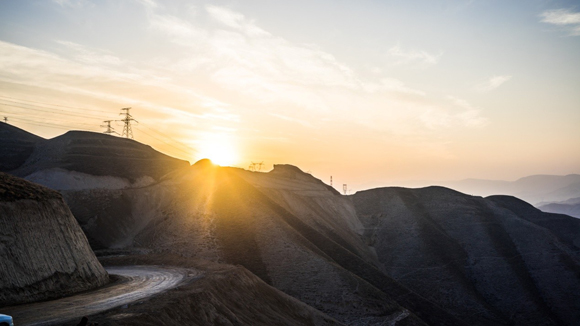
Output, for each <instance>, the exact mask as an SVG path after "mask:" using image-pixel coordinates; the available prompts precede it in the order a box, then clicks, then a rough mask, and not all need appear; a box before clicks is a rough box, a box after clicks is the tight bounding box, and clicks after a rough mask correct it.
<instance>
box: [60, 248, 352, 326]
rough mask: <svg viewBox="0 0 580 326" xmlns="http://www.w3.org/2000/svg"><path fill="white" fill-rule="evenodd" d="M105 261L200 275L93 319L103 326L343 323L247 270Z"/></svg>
mask: <svg viewBox="0 0 580 326" xmlns="http://www.w3.org/2000/svg"><path fill="white" fill-rule="evenodd" d="M102 262H103V264H104V265H105V266H108V265H114V266H120V265H128V266H134V265H142V266H150V265H157V266H159V265H164V266H180V269H182V270H196V271H199V272H200V274H196V275H195V276H194V277H193V278H189V280H185V282H183V283H181V284H180V285H179V286H178V287H176V288H174V289H170V290H168V291H165V292H162V293H160V294H158V295H156V296H154V297H150V298H148V299H144V300H140V301H137V302H133V303H130V304H127V305H124V306H121V307H118V308H115V309H113V310H109V311H106V312H103V313H100V314H97V315H93V316H91V317H90V321H91V322H98V323H99V325H102V326H108V325H127V326H132V325H135V326H137V325H139V326H142V325H167V326H172V325H175V326H178V325H179V326H181V325H248V326H251V325H288V326H291V325H292V326H293V325H312V326H315V325H320V326H326V325H328V326H330V325H342V324H340V323H339V322H337V321H336V320H333V319H332V318H330V317H329V316H327V315H325V314H323V313H321V312H319V311H317V310H316V309H313V308H312V307H309V306H308V305H306V304H304V303H302V302H300V301H298V300H296V299H294V298H292V297H291V296H289V295H286V294H284V293H283V292H281V291H279V290H276V289H275V288H273V287H271V286H269V285H267V284H266V283H264V282H263V281H262V280H260V279H259V278H258V277H256V276H255V275H253V274H252V273H251V272H249V271H248V270H246V269H245V268H243V267H241V266H232V265H224V264H215V263H211V262H207V261H200V260H195V259H190V258H188V259H184V258H182V257H179V256H175V255H167V254H165V255H137V256H116V257H105V258H103V259H102ZM67 325H70V326H74V325H76V323H74V322H70V323H68V324H67Z"/></svg>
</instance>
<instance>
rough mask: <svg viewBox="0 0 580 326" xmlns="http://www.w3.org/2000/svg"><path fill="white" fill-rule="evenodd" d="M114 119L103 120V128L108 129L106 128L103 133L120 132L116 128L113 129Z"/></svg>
mask: <svg viewBox="0 0 580 326" xmlns="http://www.w3.org/2000/svg"><path fill="white" fill-rule="evenodd" d="M112 121H113V120H105V121H103V123H105V124H104V125H101V127H103V128H107V130H105V131H104V132H103V133H104V134H107V135H111V134H117V135H118V134H119V133H118V132H116V131H115V130H113V127H111V122H112Z"/></svg>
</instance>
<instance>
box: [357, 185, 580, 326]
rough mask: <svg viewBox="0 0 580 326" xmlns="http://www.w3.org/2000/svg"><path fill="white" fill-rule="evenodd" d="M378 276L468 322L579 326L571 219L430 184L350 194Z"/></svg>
mask: <svg viewBox="0 0 580 326" xmlns="http://www.w3.org/2000/svg"><path fill="white" fill-rule="evenodd" d="M352 199H353V202H354V204H355V207H356V210H357V213H358V216H359V218H360V219H361V221H362V222H363V224H365V229H366V232H365V238H366V239H367V242H368V244H369V245H371V246H373V247H374V248H375V249H376V252H377V255H378V258H379V260H380V262H381V266H382V268H383V270H384V271H385V272H386V273H387V274H389V275H390V276H392V277H393V278H394V279H396V280H397V281H399V282H400V283H402V284H403V285H405V286H407V287H409V288H410V289H412V290H413V291H415V292H417V293H419V294H420V295H422V296H424V297H426V298H429V299H431V300H433V301H435V302H437V303H438V304H439V305H440V306H442V307H444V308H445V309H447V310H448V311H451V312H452V313H454V314H455V315H456V316H457V317H459V318H461V319H463V320H466V321H470V322H472V323H479V324H487V323H491V322H495V323H509V324H511V323H515V324H517V325H577V324H578V323H580V262H579V259H578V253H579V252H580V246H579V243H578V239H580V224H579V223H578V222H579V221H578V220H576V219H574V218H571V217H569V216H564V215H557V214H547V213H542V212H541V211H539V210H537V209H535V208H533V207H532V206H531V205H529V204H527V203H525V202H523V201H521V200H518V199H517V198H514V197H507V196H494V197H489V198H486V199H483V198H481V197H471V196H467V195H464V194H461V193H459V192H456V191H453V190H450V189H446V188H441V187H429V188H423V189H404V188H381V189H373V190H368V191H362V192H358V193H356V194H355V195H354V196H352Z"/></svg>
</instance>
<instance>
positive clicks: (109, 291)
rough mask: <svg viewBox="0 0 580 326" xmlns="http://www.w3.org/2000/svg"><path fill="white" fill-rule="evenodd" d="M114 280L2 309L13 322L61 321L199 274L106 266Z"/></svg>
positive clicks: (130, 300)
mask: <svg viewBox="0 0 580 326" xmlns="http://www.w3.org/2000/svg"><path fill="white" fill-rule="evenodd" d="M107 272H108V273H109V274H110V275H111V276H112V277H113V278H114V279H115V280H116V281H115V282H113V283H112V284H110V285H109V286H106V287H102V288H99V289H96V290H93V291H87V292H84V293H81V294H76V295H72V296H68V297H64V298H61V299H57V300H50V301H43V302H36V303H30V304H24V305H19V306H13V307H8V308H5V309H3V312H4V313H7V314H9V315H11V316H12V317H13V318H14V322H15V323H16V324H17V325H22V326H26V325H62V324H64V323H66V322H74V321H77V322H78V320H80V319H81V318H82V317H83V316H91V315H94V314H97V313H100V312H103V311H107V310H110V309H113V308H116V307H119V306H123V305H127V304H130V303H133V302H136V301H140V300H144V299H147V298H149V297H151V296H153V295H155V294H158V293H161V292H164V291H166V290H168V289H171V288H174V287H176V286H178V285H180V284H181V283H184V282H191V281H194V280H195V279H197V278H199V277H200V273H199V272H198V271H197V270H194V269H183V268H162V267H158V266H124V267H123V266H117V267H108V268H107Z"/></svg>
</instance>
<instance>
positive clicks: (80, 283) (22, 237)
mask: <svg viewBox="0 0 580 326" xmlns="http://www.w3.org/2000/svg"><path fill="white" fill-rule="evenodd" d="M0 261H1V262H2V263H1V264H0V306H7V305H14V304H18V303H25V302H32V301H38V300H46V299H51V298H58V297H60V296H64V295H69V294H72V293H76V292H81V291H85V290H88V289H92V288H95V287H98V286H101V285H104V284H106V283H107V282H108V281H109V278H108V275H107V272H106V271H105V270H104V269H103V267H102V266H101V264H100V263H99V262H98V261H97V259H96V257H95V255H94V254H93V252H92V250H91V248H90V247H89V244H88V242H87V239H86V237H85V235H84V234H83V232H82V231H81V229H80V227H79V226H78V224H77V222H76V220H75V219H74V217H73V216H72V214H71V213H70V210H69V209H68V207H67V206H66V204H65V203H64V201H63V199H62V197H61V196H60V194H58V193H57V192H55V191H53V190H50V189H47V188H44V187H41V186H38V185H35V184H33V183H31V182H28V181H26V180H23V179H20V178H16V177H13V176H10V175H8V174H5V173H2V172H0Z"/></svg>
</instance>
